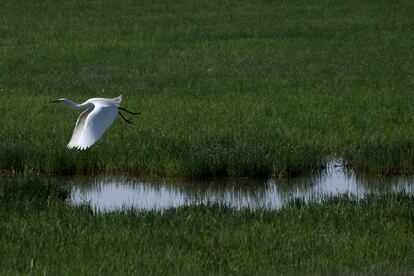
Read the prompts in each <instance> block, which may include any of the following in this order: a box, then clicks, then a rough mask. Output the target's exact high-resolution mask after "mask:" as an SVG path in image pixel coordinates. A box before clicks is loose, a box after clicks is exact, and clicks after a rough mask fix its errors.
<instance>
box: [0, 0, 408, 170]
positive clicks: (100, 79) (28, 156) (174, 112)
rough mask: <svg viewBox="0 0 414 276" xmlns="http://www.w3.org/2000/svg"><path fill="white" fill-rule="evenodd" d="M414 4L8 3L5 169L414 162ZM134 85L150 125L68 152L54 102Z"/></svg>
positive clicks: (1, 21)
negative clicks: (333, 159)
mask: <svg viewBox="0 0 414 276" xmlns="http://www.w3.org/2000/svg"><path fill="white" fill-rule="evenodd" d="M413 3H414V2H412V1H374V2H373V1H346V2H344V1H335V0H332V1H258V2H257V1H256V2H254V3H250V2H240V1H213V2H212V1H197V2H194V1H175V2H169V3H165V1H151V2H137V1H122V3H119V2H118V1H87V2H85V1H80V0H70V1H65V3H61V1H54V0H47V1H41V2H39V1H8V0H4V1H0V11H1V16H0V34H1V43H0V102H1V104H0V113H1V119H0V169H1V170H7V171H16V172H29V173H34V172H47V173H57V174H75V173H93V172H104V171H117V170H122V171H130V172H133V173H136V174H151V175H156V174H167V175H179V176H194V177H204V176H254V177H268V176H270V175H272V174H273V175H276V176H278V175H291V174H297V173H303V172H309V171H313V170H318V169H319V167H320V166H321V165H322V164H323V162H324V161H325V159H326V157H327V156H333V155H336V156H345V158H346V159H347V160H348V161H349V163H350V164H352V165H353V166H355V167H356V168H364V169H368V170H375V171H378V172H380V173H390V172H404V173H413V172H414V166H413V165H412V164H414V156H413V155H412V154H410V153H408V154H407V153H406V152H405V150H404V149H405V148H401V147H400V145H401V143H402V144H404V145H405V146H406V147H407V148H412V147H413V141H414V139H413V137H414V132H413V131H414V128H413V125H414V120H413V118H414V113H413V112H412V106H413V105H414V97H413V91H414V85H413V84H414V79H413V76H414V60H413V55H412V45H413V41H414V33H413V32H412V30H413V28H414V17H413V16H412V14H414V4H413ZM119 94H123V95H124V97H125V98H124V99H125V100H124V105H125V107H128V108H129V109H132V110H137V111H141V112H142V113H143V115H142V116H141V117H140V118H135V122H136V124H135V125H134V126H128V125H124V124H123V122H121V121H120V120H117V121H116V122H115V124H114V125H113V126H112V127H111V128H110V129H109V131H108V133H106V134H105V135H104V136H103V137H102V139H101V140H100V141H98V142H97V143H96V145H94V146H93V148H91V149H90V150H88V151H87V152H76V151H69V150H67V149H66V148H65V145H66V144H67V143H68V141H69V139H70V135H71V133H72V129H73V127H74V124H75V121H76V118H77V116H78V114H79V113H78V112H74V111H71V110H69V109H68V108H67V107H64V106H52V105H50V104H48V102H49V101H50V100H54V99H56V98H61V97H67V98H71V99H73V100H75V101H78V102H82V101H84V100H86V99H87V98H91V97H115V96H118V95H119ZM401 141H402V142H401ZM374 148H376V149H377V150H375V152H374V153H371V152H372V149H374ZM381 148H382V149H381ZM399 148H401V150H395V149H399ZM378 160H381V162H379V161H378Z"/></svg>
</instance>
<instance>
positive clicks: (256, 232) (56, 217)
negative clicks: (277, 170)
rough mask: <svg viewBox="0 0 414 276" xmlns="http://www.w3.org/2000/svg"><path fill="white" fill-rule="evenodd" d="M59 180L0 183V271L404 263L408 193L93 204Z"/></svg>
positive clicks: (397, 269) (381, 267) (345, 268)
mask: <svg viewBox="0 0 414 276" xmlns="http://www.w3.org/2000/svg"><path fill="white" fill-rule="evenodd" d="M64 194H65V193H64V189H62V187H61V185H59V183H58V182H54V181H43V180H42V179H39V178H32V179H29V180H27V179H26V180H16V179H15V180H12V181H4V182H3V183H2V185H0V220H1V223H0V232H1V235H0V254H1V256H2V257H1V258H0V274H2V275H18V274H19V275H21V274H32V275H39V274H40V275H96V274H103V275H113V274H117V275H124V274H128V275H130V274H139V275H142V274H145V275H147V274H158V275H159V274H180V275H182V274H229V273H236V274H239V273H242V274H275V273H283V274H286V273H288V274H290V273H299V272H301V273H303V272H313V273H329V274H333V273H335V274H336V273H351V272H371V273H374V274H375V273H382V274H383V273H387V272H392V273H408V274H410V273H412V271H413V270H414V237H413V227H414V209H413V208H412V206H413V204H414V198H413V197H410V196H405V195H387V196H380V197H377V196H373V197H368V198H367V199H365V200H362V201H354V200H352V199H349V198H346V197H341V198H334V199H330V200H327V201H326V202H324V203H323V204H314V205H309V206H306V205H303V204H301V203H300V202H296V203H292V204H291V205H290V206H288V207H284V208H283V209H281V210H279V211H265V210H258V211H256V212H250V211H248V210H242V211H236V210H232V209H230V208H223V207H218V206H198V207H186V208H178V209H171V210H168V211H165V212H164V213H160V212H141V213H136V212H133V211H129V212H115V213H110V214H93V213H92V212H91V210H90V209H89V208H88V207H71V206H69V205H66V204H64V203H62V202H61V199H62V197H64V196H63V195H64Z"/></svg>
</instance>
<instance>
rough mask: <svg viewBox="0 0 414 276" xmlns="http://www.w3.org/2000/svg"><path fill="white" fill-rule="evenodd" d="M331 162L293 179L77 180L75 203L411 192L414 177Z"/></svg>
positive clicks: (171, 203)
mask: <svg viewBox="0 0 414 276" xmlns="http://www.w3.org/2000/svg"><path fill="white" fill-rule="evenodd" d="M336 164H337V163H336V162H335V161H332V162H330V163H328V165H327V169H326V170H324V171H323V172H321V173H319V174H317V175H314V176H308V177H298V178H290V179H276V180H275V179H268V180H252V179H224V180H223V179H221V180H206V181H178V180H168V179H161V180H156V181H147V180H142V179H134V178H129V177H123V176H117V177H98V178H87V179H86V178H76V179H73V180H71V181H73V182H74V183H72V184H73V188H72V190H71V192H70V198H69V201H70V203H71V204H75V205H78V204H90V205H91V207H92V208H93V209H94V210H95V211H98V212H101V211H112V210H119V209H129V208H134V209H137V210H164V209H168V208H174V207H179V206H184V205H197V204H208V203H210V204H218V205H225V206H230V207H233V208H237V209H240V208H250V209H256V208H269V209H278V208H280V207H281V206H283V205H284V204H286V203H287V202H289V201H292V200H294V199H301V200H304V201H306V202H309V201H316V202H318V201H321V200H322V199H326V198H327V197H331V196H336V195H342V194H348V195H351V196H354V197H356V198H363V197H364V196H366V195H367V194H372V193H391V192H402V191H404V192H406V193H409V194H411V193H413V191H414V177H401V176H400V177H372V176H371V177H362V176H358V175H357V174H355V173H354V172H353V171H352V170H344V169H343V168H341V167H337V166H336Z"/></svg>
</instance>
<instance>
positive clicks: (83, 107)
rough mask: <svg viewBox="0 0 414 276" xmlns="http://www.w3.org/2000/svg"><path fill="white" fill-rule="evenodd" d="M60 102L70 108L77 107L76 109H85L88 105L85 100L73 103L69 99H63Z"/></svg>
mask: <svg viewBox="0 0 414 276" xmlns="http://www.w3.org/2000/svg"><path fill="white" fill-rule="evenodd" d="M62 103H63V104H65V105H67V106H69V107H71V108H73V109H78V110H79V109H86V108H89V107H90V103H89V102H87V101H86V102H84V103H81V104H77V103H75V102H73V101H71V100H68V99H64V100H62Z"/></svg>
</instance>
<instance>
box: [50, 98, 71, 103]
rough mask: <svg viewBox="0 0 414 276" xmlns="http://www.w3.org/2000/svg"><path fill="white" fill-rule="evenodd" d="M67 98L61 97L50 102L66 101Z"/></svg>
mask: <svg viewBox="0 0 414 276" xmlns="http://www.w3.org/2000/svg"><path fill="white" fill-rule="evenodd" d="M66 100H67V99H66V98H61V99H59V100H54V101H51V102H50V103H61V102H64V101H66Z"/></svg>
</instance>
